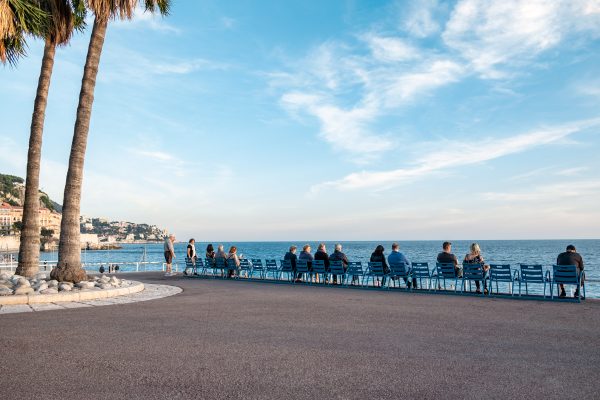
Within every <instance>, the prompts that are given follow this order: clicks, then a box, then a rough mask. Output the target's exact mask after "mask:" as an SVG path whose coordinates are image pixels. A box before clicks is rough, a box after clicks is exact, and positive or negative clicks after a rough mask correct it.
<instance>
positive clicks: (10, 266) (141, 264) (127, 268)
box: [0, 261, 179, 272]
mask: <svg viewBox="0 0 600 400" xmlns="http://www.w3.org/2000/svg"><path fill="white" fill-rule="evenodd" d="M56 264H57V261H45V262H41V263H40V272H45V271H47V272H50V271H51V270H52V268H54V267H55V266H56ZM18 265H19V263H18V262H17V261H11V262H8V263H0V272H3V271H9V272H14V271H15V270H16V269H17V266H18ZM81 266H82V267H83V269H85V270H86V271H89V272H99V270H100V267H104V272H108V271H109V266H119V270H118V272H145V271H165V270H166V267H167V264H166V263H164V262H160V261H138V262H93V263H82V264H81ZM173 271H175V272H178V271H179V265H178V264H177V263H173Z"/></svg>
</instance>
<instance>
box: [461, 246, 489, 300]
mask: <svg viewBox="0 0 600 400" xmlns="http://www.w3.org/2000/svg"><path fill="white" fill-rule="evenodd" d="M463 264H481V265H482V268H483V270H484V271H487V270H488V269H489V268H490V266H489V265H485V260H484V259H483V256H482V255H481V248H480V247H479V245H478V244H477V243H472V244H471V247H469V253H468V254H467V255H466V256H465V259H464V260H463ZM475 288H476V289H477V290H476V292H475V293H477V294H481V287H480V286H479V281H475ZM483 292H484V294H488V289H487V280H485V279H484V280H483Z"/></svg>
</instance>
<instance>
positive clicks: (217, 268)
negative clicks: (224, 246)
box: [213, 257, 227, 278]
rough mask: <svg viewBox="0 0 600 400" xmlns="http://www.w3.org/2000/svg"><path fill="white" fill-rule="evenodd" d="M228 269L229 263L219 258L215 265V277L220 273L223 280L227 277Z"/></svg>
mask: <svg viewBox="0 0 600 400" xmlns="http://www.w3.org/2000/svg"><path fill="white" fill-rule="evenodd" d="M226 269H227V263H226V260H225V259H224V258H221V257H218V258H215V265H214V266H213V275H215V276H216V275H217V274H216V272H217V271H220V274H221V278H223V277H225V276H226V275H227V274H225V270H226Z"/></svg>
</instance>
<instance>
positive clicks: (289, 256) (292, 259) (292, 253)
mask: <svg viewBox="0 0 600 400" xmlns="http://www.w3.org/2000/svg"><path fill="white" fill-rule="evenodd" d="M297 249H298V248H297V247H296V246H293V245H292V246H290V251H288V252H287V253H285V256H283V259H284V260H289V261H290V264H291V265H292V271H293V274H292V275H293V276H294V279H296V261H297V260H298V256H297V255H296V250H297Z"/></svg>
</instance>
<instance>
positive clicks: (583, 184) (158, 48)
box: [0, 0, 600, 241]
mask: <svg viewBox="0 0 600 400" xmlns="http://www.w3.org/2000/svg"><path fill="white" fill-rule="evenodd" d="M89 32H90V31H89V30H88V31H87V32H85V33H83V34H78V35H76V36H75V38H74V39H73V41H72V43H71V44H70V45H69V46H68V47H66V48H62V49H60V50H58V51H57V55H56V63H55V68H54V75H53V81H52V85H51V88H50V95H49V103H48V110H47V116H46V126H45V132H44V147H43V155H42V157H43V163H42V166H43V170H42V175H41V186H42V188H43V189H44V190H45V191H47V192H48V193H49V194H50V195H51V197H52V198H54V199H56V200H57V201H59V202H61V201H62V191H63V187H64V180H65V175H66V165H67V161H68V155H69V149H70V143H71V139H72V134H73V123H74V120H75V111H76V105H77V97H78V93H79V87H80V82H81V76H82V68H83V63H84V60H85V54H86V50H87V43H88V40H89ZM598 50H600V2H599V1H598V0H581V1H575V0H572V1H559V0H548V1H502V2H499V1H496V2H494V1H483V0H460V1H457V2H441V1H435V0H423V1H418V2H408V1H372V0H371V1H358V0H355V1H351V0H348V1H327V2H314V1H306V0H304V1H293V0H290V1H286V2H284V3H282V2H272V1H233V0H232V1H228V2H222V1H216V0H215V1H201V2H196V1H183V0H179V1H176V0H175V1H173V9H172V13H171V15H170V16H169V17H168V18H165V19H160V18H153V17H151V16H149V15H146V14H143V13H141V12H140V13H137V15H136V18H135V19H134V20H133V21H129V22H118V21H117V22H113V23H111V25H110V26H109V29H108V33H107V37H106V42H105V45H104V51H103V54H102V59H101V65H100V72H99V76H98V84H97V87H96V96H95V103H94V110H93V115H92V123H91V130H90V136H89V142H88V151H87V157H86V166H85V177H84V193H83V199H82V213H83V214H85V215H90V216H103V217H106V218H109V219H111V220H129V221H133V222H147V223H155V224H158V225H160V226H163V227H166V228H167V229H169V230H170V231H173V232H175V233H176V234H177V235H178V238H179V239H182V240H183V239H186V238H187V237H192V236H193V237H195V238H196V239H197V240H202V241H204V240H212V241H215V240H217V241H218V240H227V241H235V240H301V239H310V240H369V239H372V240H375V239H389V240H394V239H397V240H409V239H446V238H447V239H513V238H516V239H521V238H598V237H599V235H598V226H600V210H599V209H598V206H597V201H598V200H597V199H598V197H599V195H600V179H599V178H598V176H597V172H598V171H599V168H598V167H599V165H600V161H599V157H598V154H599V151H600V135H599V133H600V107H599V104H600V74H599V72H600V52H599V51H598ZM41 53H42V45H41V43H39V42H33V41H32V42H30V48H29V54H28V57H27V58H25V59H23V60H22V61H20V63H19V65H18V67H17V68H8V67H6V68H0V91H1V93H2V96H0V118H1V120H2V126H1V128H0V154H1V156H0V171H1V172H4V173H11V174H15V175H19V176H25V163H26V150H27V142H28V135H29V125H30V118H31V111H32V108H33V99H34V96H35V88H36V84H37V78H38V73H39V67H40V60H41Z"/></svg>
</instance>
